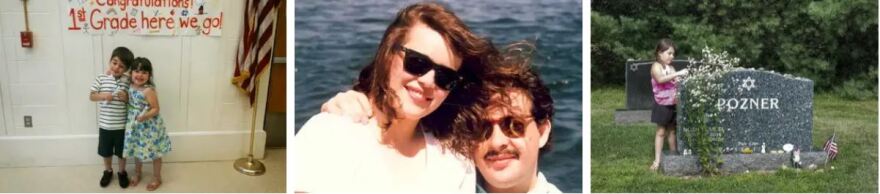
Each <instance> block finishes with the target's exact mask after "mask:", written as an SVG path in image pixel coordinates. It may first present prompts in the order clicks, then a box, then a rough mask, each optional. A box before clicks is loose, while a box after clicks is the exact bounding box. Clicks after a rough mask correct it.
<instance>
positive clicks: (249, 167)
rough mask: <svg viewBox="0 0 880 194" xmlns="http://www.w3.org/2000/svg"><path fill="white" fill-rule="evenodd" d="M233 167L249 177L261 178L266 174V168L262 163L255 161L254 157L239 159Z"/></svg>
mask: <svg viewBox="0 0 880 194" xmlns="http://www.w3.org/2000/svg"><path fill="white" fill-rule="evenodd" d="M232 166H233V167H235V170H236V171H238V172H240V173H242V174H246V175H249V176H260V175H263V173H266V166H264V165H263V163H262V162H260V161H258V160H254V158H253V156H248V157H246V158H239V159H238V160H235V163H234V164H233V165H232Z"/></svg>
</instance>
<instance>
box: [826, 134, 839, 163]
mask: <svg viewBox="0 0 880 194" xmlns="http://www.w3.org/2000/svg"><path fill="white" fill-rule="evenodd" d="M836 136H837V133H835V134H834V135H831V138H828V141H825V148H824V149H825V153H827V154H828V159H830V160H834V158H835V157H837V143H835V142H834V137H836Z"/></svg>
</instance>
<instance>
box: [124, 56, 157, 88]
mask: <svg viewBox="0 0 880 194" xmlns="http://www.w3.org/2000/svg"><path fill="white" fill-rule="evenodd" d="M133 61H134V62H133V63H132V66H131V71H132V72H134V71H145V72H147V73H149V74H150V79H149V80H147V83H146V85H147V86H151V87H155V86H156V85H155V84H153V64H152V63H150V60H149V59H147V58H143V57H138V58H135V59H134V60H133ZM130 83H134V82H130Z"/></svg>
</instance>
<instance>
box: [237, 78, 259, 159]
mask: <svg viewBox="0 0 880 194" xmlns="http://www.w3.org/2000/svg"><path fill="white" fill-rule="evenodd" d="M259 76H260V74H257V75H255V76H254V78H255V80H254V93H255V94H254V95H256V96H257V97H258V96H260V92H259V91H260V90H258V89H259V88H260V79H259V78H260V77H259ZM257 101H259V100H257ZM254 103H256V102H254ZM257 109H258V107H257V106H254V113H253V114H252V116H251V144H250V149H249V150H248V156H247V157H245V158H239V159H238V160H235V163H234V164H233V165H232V166H233V167H235V170H236V171H238V172H240V173H242V174H246V175H250V176H259V175H263V173H265V172H266V166H263V163H262V162H260V161H259V160H254V133H255V131H256V128H257V127H256V125H257Z"/></svg>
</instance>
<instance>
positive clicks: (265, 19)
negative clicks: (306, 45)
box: [232, 0, 281, 106]
mask: <svg viewBox="0 0 880 194" xmlns="http://www.w3.org/2000/svg"><path fill="white" fill-rule="evenodd" d="M280 2H281V0H248V1H246V2H245V6H244V12H245V13H244V14H243V16H244V25H243V26H242V35H241V41H240V42H239V44H238V52H236V53H235V72H234V74H233V78H232V84H235V85H236V86H238V87H239V88H241V90H242V91H244V92H245V93H247V94H248V97H249V98H250V102H251V106H253V105H254V101H255V98H256V91H257V90H256V87H257V86H256V81H257V79H258V78H259V75H260V73H262V72H263V70H264V69H265V68H266V66H268V64H269V62H270V61H271V60H272V52H271V51H272V48H273V45H274V41H275V18H276V17H275V16H276V14H277V13H276V12H277V8H278V5H279V4H280Z"/></svg>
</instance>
